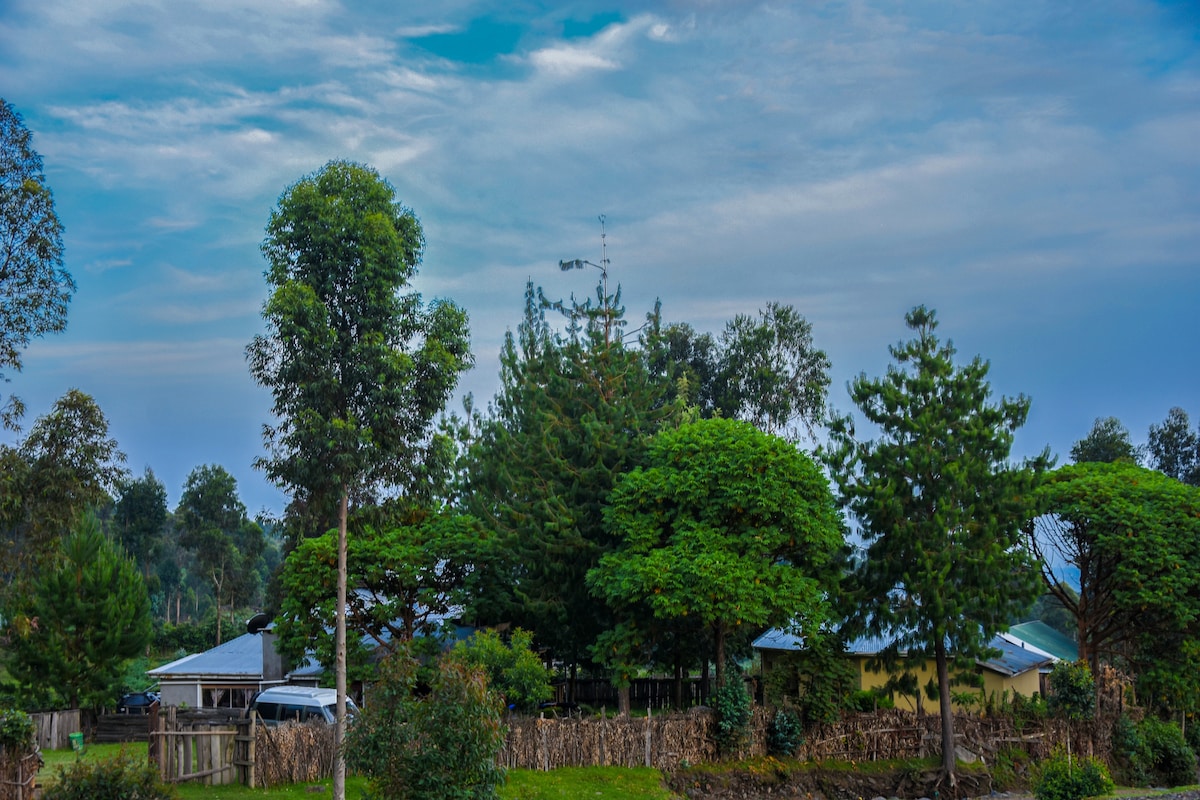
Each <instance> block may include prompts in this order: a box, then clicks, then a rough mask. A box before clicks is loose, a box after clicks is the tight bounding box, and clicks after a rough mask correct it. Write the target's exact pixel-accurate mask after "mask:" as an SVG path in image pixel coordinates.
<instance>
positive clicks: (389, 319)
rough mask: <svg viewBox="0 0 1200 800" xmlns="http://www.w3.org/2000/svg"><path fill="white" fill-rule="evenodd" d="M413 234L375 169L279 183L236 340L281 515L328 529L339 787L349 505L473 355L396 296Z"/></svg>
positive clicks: (433, 317)
mask: <svg viewBox="0 0 1200 800" xmlns="http://www.w3.org/2000/svg"><path fill="white" fill-rule="evenodd" d="M423 245H424V238H423V235H422V232H421V225H420V223H419V222H418V221H417V218H416V217H415V216H414V215H413V213H412V212H411V211H409V210H408V209H406V208H404V207H403V206H402V205H401V204H400V203H399V202H397V200H396V192H395V190H394V189H393V188H392V186H391V185H390V184H389V183H388V182H387V181H385V180H384V179H383V178H381V177H380V176H379V174H378V173H377V172H376V171H375V170H373V169H371V168H369V167H366V166H363V165H361V164H354V163H350V162H346V161H332V162H330V163H329V164H326V165H325V166H324V167H323V168H322V169H320V170H318V171H317V172H315V173H313V174H311V175H308V176H306V177H304V178H302V179H301V180H300V181H298V182H297V183H295V184H293V185H292V186H290V187H288V188H287V189H286V190H285V191H284V193H283V195H282V196H281V197H280V199H279V204H278V207H277V208H276V209H275V210H274V211H273V212H272V213H271V217H270V220H269V222H268V223H267V229H266V238H265V240H264V242H263V247H262V249H263V254H264V255H265V256H266V259H267V264H268V266H267V271H266V278H267V283H268V285H269V286H270V289H271V295H270V297H269V298H268V299H267V301H266V303H265V304H264V306H263V318H264V320H265V321H266V325H267V332H266V333H264V334H262V335H259V336H256V337H255V338H254V339H253V341H251V343H250V345H249V346H248V348H247V357H248V360H249V364H250V371H251V374H252V375H253V376H254V378H255V380H256V381H257V382H258V383H259V384H261V385H263V386H266V387H267V388H269V389H270V390H271V392H272V395H273V397H274V403H273V405H272V413H273V415H274V422H272V423H271V424H269V425H267V426H265V427H264V438H265V441H266V447H267V451H268V452H267V455H266V456H265V457H263V458H262V459H260V460H259V466H261V467H262V468H263V469H264V470H265V472H266V474H267V476H268V477H269V478H271V480H273V481H274V482H275V483H276V484H277V485H279V486H280V487H281V488H284V489H285V490H287V491H290V492H292V505H291V508H290V512H291V513H292V514H293V515H302V516H303V517H304V518H305V519H308V520H310V521H311V523H312V524H313V525H314V526H315V527H312V528H310V529H309V530H308V533H309V534H316V533H320V532H323V531H325V530H327V529H328V528H329V527H330V525H329V522H331V521H332V520H334V519H336V521H337V527H338V538H339V547H338V575H339V580H338V587H337V606H336V608H337V609H339V613H337V615H336V617H337V624H336V626H335V627H336V632H335V638H336V640H337V646H336V649H337V651H338V655H337V664H336V673H337V678H336V688H337V693H338V715H337V717H338V719H337V725H336V738H337V741H338V743H339V756H338V758H337V760H336V766H335V769H334V797H335V799H336V800H343V798H344V797H345V759H344V757H343V756H342V755H341V754H340V753H341V747H340V745H341V742H342V741H343V739H344V736H345V694H346V686H345V675H346V663H345V653H346V648H345V634H346V630H345V621H346V619H345V613H344V608H345V598H346V584H345V576H346V546H345V542H346V536H347V530H346V525H347V517H348V513H349V507H350V504H351V502H352V501H355V502H356V503H357V502H361V501H363V500H365V499H370V498H371V496H372V495H373V494H375V493H378V492H380V491H382V490H384V489H393V488H396V487H400V488H403V487H404V485H405V484H406V483H408V482H411V480H412V478H413V475H412V472H413V470H412V465H413V464H416V463H419V462H420V455H421V447H422V443H424V442H425V441H426V440H427V438H428V434H429V427H430V423H431V421H432V419H433V418H434V417H435V416H436V415H437V413H438V412H440V411H441V410H442V409H443V408H444V407H445V404H446V401H447V400H448V399H449V397H450V394H451V393H452V392H453V391H454V388H455V386H456V385H457V383H458V378H459V375H460V374H461V373H462V371H463V370H465V369H466V368H467V367H468V366H469V365H470V363H471V355H470V348H469V343H468V328H467V315H466V313H465V312H464V311H463V310H462V309H460V308H459V307H457V306H456V305H454V304H453V303H450V302H448V301H435V302H433V303H431V304H429V305H428V306H427V307H426V306H423V305H422V302H421V298H420V296H419V295H418V294H416V293H415V292H407V293H405V290H406V288H407V287H408V286H409V282H410V281H411V280H412V278H413V276H414V275H415V274H416V269H417V264H418V262H419V260H420V255H421V249H422V247H423Z"/></svg>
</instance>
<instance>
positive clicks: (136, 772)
mask: <svg viewBox="0 0 1200 800" xmlns="http://www.w3.org/2000/svg"><path fill="white" fill-rule="evenodd" d="M178 796H179V795H178V794H177V793H176V792H175V789H174V787H172V786H168V785H166V784H162V783H159V780H158V772H157V770H155V769H154V768H153V767H151V766H150V764H149V763H148V762H146V761H145V760H142V759H138V758H135V757H134V756H132V755H130V754H127V753H124V752H122V753H121V754H120V755H118V756H115V757H113V758H107V759H102V760H100V761H84V760H79V761H76V762H74V763H72V764H69V765H68V766H66V767H64V768H63V769H61V770H59V773H58V780H57V781H56V782H55V783H53V784H51V785H50V786H48V787H47V788H46V789H45V790H44V791H43V792H42V794H41V798H42V800H175V798H177V797H178Z"/></svg>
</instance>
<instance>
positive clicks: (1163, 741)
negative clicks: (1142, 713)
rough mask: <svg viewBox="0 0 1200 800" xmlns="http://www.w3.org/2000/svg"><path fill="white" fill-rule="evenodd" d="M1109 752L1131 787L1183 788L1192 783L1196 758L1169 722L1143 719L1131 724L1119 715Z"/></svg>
mask: <svg viewBox="0 0 1200 800" xmlns="http://www.w3.org/2000/svg"><path fill="white" fill-rule="evenodd" d="M1113 751H1114V755H1115V756H1116V757H1117V760H1118V763H1119V764H1120V765H1121V768H1122V771H1123V777H1124V778H1125V780H1126V781H1128V782H1129V783H1131V784H1133V785H1135V786H1151V785H1154V786H1187V785H1190V784H1192V783H1194V782H1195V780H1196V755H1195V753H1194V752H1193V751H1192V749H1191V748H1190V747H1188V746H1187V743H1186V742H1185V741H1184V738H1183V733H1182V732H1181V731H1180V730H1179V726H1178V725H1176V724H1175V723H1173V722H1163V721H1162V720H1160V719H1157V718H1155V717H1147V718H1146V719H1144V720H1142V721H1141V722H1139V723H1137V724H1136V725H1135V724H1134V723H1133V722H1132V721H1131V720H1130V719H1129V718H1128V717H1124V716H1122V717H1121V718H1120V719H1118V720H1117V723H1116V726H1115V728H1114V730H1113Z"/></svg>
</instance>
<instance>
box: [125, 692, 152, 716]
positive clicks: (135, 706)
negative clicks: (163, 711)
mask: <svg viewBox="0 0 1200 800" xmlns="http://www.w3.org/2000/svg"><path fill="white" fill-rule="evenodd" d="M156 703H158V692H129V693H127V694H123V695H121V699H120V700H118V701H117V713H118V714H149V713H150V706H153V705H155V704H156Z"/></svg>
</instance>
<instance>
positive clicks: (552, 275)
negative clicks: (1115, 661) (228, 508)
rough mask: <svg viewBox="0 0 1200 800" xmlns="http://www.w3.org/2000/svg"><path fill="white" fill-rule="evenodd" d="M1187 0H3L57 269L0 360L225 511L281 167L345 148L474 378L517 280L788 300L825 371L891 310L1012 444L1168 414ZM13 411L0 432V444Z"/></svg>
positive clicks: (482, 373)
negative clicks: (56, 314) (392, 205)
mask: <svg viewBox="0 0 1200 800" xmlns="http://www.w3.org/2000/svg"><path fill="white" fill-rule="evenodd" d="M1198 45H1200V12H1198V11H1197V10H1196V6H1195V5H1194V4H1193V3H1190V2H1141V1H1139V0H1113V1H1111V2H1109V1H1106V0H1088V1H1086V2H1084V1H1081V2H1068V1H1067V0H1047V1H1046V2H1036V1H1035V0H1029V1H1026V0H1016V1H1015V2H1014V0H1003V1H997V2H991V1H990V0H971V1H970V2H967V1H966V0H962V1H957V0H942V1H939V2H905V3H899V2H874V1H873V0H861V1H859V2H792V3H784V2H776V3H759V2H735V1H734V0H728V1H727V2H716V1H715V0H713V1H711V2H708V1H702V0H694V1H691V2H689V0H674V1H670V0H668V1H666V2H657V3H656V2H644V3H619V2H618V3H593V2H567V3H537V2H520V1H518V2H470V1H469V0H447V2H438V3H396V2H349V1H348V0H347V2H336V1H335V0H291V1H290V2H285V1H282V0H281V1H280V2H273V3H262V2H254V1H252V0H209V1H208V2H205V3H202V4H191V3H179V2H168V1H167V0H147V2H141V3H136V4H134V3H126V2H118V1H117V0H7V2H5V3H4V4H3V5H2V6H0V96H3V97H5V98H6V99H7V100H8V101H9V102H11V103H12V104H13V105H14V106H15V107H16V108H17V110H18V111H19V112H20V113H21V114H22V115H23V116H24V118H25V122H26V125H27V126H28V127H29V128H30V129H31V130H32V131H33V133H34V137H35V138H34V146H35V147H36V148H37V149H38V151H39V152H40V153H41V154H42V156H43V157H44V159H45V168H46V175H47V179H48V181H49V184H50V186H51V187H52V189H53V190H54V193H55V198H56V202H57V207H58V211H59V214H60V216H61V218H62V220H63V223H64V224H65V226H66V234H65V244H66V263H67V266H68V268H69V269H70V271H71V272H72V274H73V275H74V276H75V278H76V280H77V281H78V284H79V288H78V292H77V294H76V296H75V299H74V300H73V302H72V304H71V308H70V319H69V324H68V328H67V331H66V332H65V333H64V334H61V335H58V336H54V337H51V338H48V339H45V340H42V341H39V342H37V343H36V344H35V345H34V346H32V347H31V348H29V350H28V351H27V352H26V353H25V369H24V371H23V372H22V373H20V374H17V375H14V376H12V377H13V381H12V383H11V384H9V385H8V386H6V387H4V391H8V390H11V391H13V392H15V393H16V394H18V395H20V396H21V397H23V398H24V399H25V401H26V403H27V404H28V406H29V414H28V417H27V419H26V424H27V425H28V424H31V423H32V421H33V419H34V418H35V417H36V416H38V415H40V414H43V413H45V412H46V411H48V410H49V408H50V407H51V405H52V404H53V402H54V400H55V399H56V398H58V397H60V396H62V395H63V394H64V393H65V392H66V391H67V390H68V389H70V388H72V387H75V388H79V389H81V390H83V391H85V392H87V393H89V394H91V395H92V396H93V397H95V398H96V400H97V402H98V403H99V405H100V407H101V408H102V409H103V411H104V412H105V414H106V415H107V416H108V418H109V422H110V426H111V431H112V433H113V435H114V436H115V437H116V438H117V440H118V441H119V443H120V445H121V448H122V449H123V450H124V451H125V452H126V453H127V454H128V456H129V464H128V466H129V467H130V468H131V469H132V470H133V471H134V472H136V473H138V474H140V473H141V472H142V470H144V469H145V468H146V467H151V468H152V469H153V470H154V471H155V473H156V474H157V475H158V476H159V477H160V478H161V479H162V480H163V481H164V483H165V484H166V486H167V490H168V493H169V497H170V502H171V503H172V504H174V503H175V502H177V500H178V497H179V492H180V489H181V487H182V484H183V481H184V479H185V478H186V476H187V474H188V473H189V472H190V471H191V469H192V468H194V467H195V466H198V465H200V464H208V463H215V464H220V465H222V466H224V467H225V468H226V469H228V470H229V471H230V472H231V473H232V474H233V475H234V476H235V477H236V478H237V479H238V481H239V487H240V489H241V493H242V496H243V499H244V500H245V501H246V504H247V506H248V507H249V509H250V510H251V512H256V511H258V510H259V509H262V508H266V509H269V510H272V511H278V510H280V509H281V508H282V506H283V503H284V500H283V497H282V495H281V494H280V493H279V492H278V491H277V490H275V489H274V488H273V487H271V486H270V485H269V484H267V483H266V482H265V481H264V479H263V478H262V476H261V475H260V474H258V473H256V472H255V471H254V470H253V469H252V468H251V461H252V459H253V458H254V457H255V456H257V455H259V454H260V453H261V452H262V440H261V436H260V430H261V426H262V424H263V423H264V422H265V421H266V420H267V415H268V413H269V405H270V398H269V396H268V395H267V393H266V392H265V391H264V390H262V389H260V388H258V387H256V386H255V385H254V383H253V381H252V380H251V379H250V376H249V373H248V371H247V369H246V363H245V358H244V354H243V351H244V348H245V345H246V343H247V342H248V341H249V340H250V338H251V336H253V335H254V334H255V333H256V332H258V331H259V330H260V329H261V319H260V317H259V310H260V308H261V304H262V301H263V300H264V299H265V296H266V285H265V282H264V280H263V277H262V273H263V269H264V262H263V259H262V257H261V255H260V253H259V250H258V246H259V243H260V242H261V240H262V236H263V228H264V226H265V224H266V221H267V217H268V214H269V213H270V210H271V208H272V207H273V205H274V203H275V201H276V199H277V198H278V197H279V195H280V193H281V192H282V191H283V189H284V188H285V187H286V186H287V185H289V184H290V183H293V182H294V181H296V180H297V179H299V178H300V177H302V176H303V175H305V174H307V173H309V172H311V171H313V170H315V169H317V168H319V167H320V166H321V165H322V164H324V163H325V162H326V161H328V160H330V159H334V158H349V159H354V160H358V161H363V162H366V163H369V164H371V165H373V166H375V167H376V168H377V169H378V170H379V171H380V172H381V173H382V174H383V175H384V176H385V177H387V178H388V179H389V180H390V181H391V182H392V183H393V184H394V185H395V186H396V188H397V190H398V194H399V196H400V197H401V199H402V200H403V202H404V203H405V204H406V205H408V206H410V207H411V208H412V209H413V210H414V211H415V212H416V213H417V215H418V216H419V217H420V219H421V221H422V223H423V225H424V228H425V233H426V237H427V240H428V246H427V248H426V252H425V259H424V264H423V266H422V270H421V274H420V277H419V278H418V281H417V288H418V289H419V290H420V291H421V292H422V293H423V294H424V295H425V296H426V298H432V297H449V298H452V299H453V300H455V301H456V302H458V303H459V304H460V305H463V306H464V307H465V308H466V309H467V310H468V312H469V313H470V315H471V323H472V337H473V348H474V351H475V353H476V358H477V366H476V368H475V369H474V371H473V372H472V373H471V374H469V375H468V376H467V377H466V378H465V379H464V383H463V386H464V388H465V389H466V390H469V391H472V392H473V393H474V394H475V395H476V397H477V400H478V401H479V402H480V403H481V404H482V403H483V402H484V401H486V399H488V398H490V397H491V396H492V394H493V393H494V391H495V389H496V387H497V385H498V379H497V373H498V363H497V359H496V354H497V351H498V349H499V347H500V344H501V341H502V338H503V334H504V331H505V330H506V329H508V328H511V327H514V326H515V325H516V324H517V322H518V320H519V315H520V310H521V298H522V292H523V289H524V285H525V281H526V279H530V278H531V279H532V280H533V281H534V282H535V283H538V284H541V285H543V286H544V287H545V288H546V290H547V291H548V292H549V293H550V294H552V295H555V296H558V295H566V294H569V293H571V292H576V293H578V294H581V295H582V294H587V293H588V292H590V291H591V290H592V288H593V286H594V283H593V282H594V279H595V277H596V276H595V275H594V274H587V273H582V272H571V273H565V274H564V273H561V272H560V271H559V270H558V268H557V263H558V261H559V259H563V258H576V257H579V258H587V259H589V260H592V261H599V259H600V226H599V223H598V221H597V216H598V215H599V214H604V215H606V217H607V234H608V236H607V241H608V245H609V248H608V255H609V257H610V259H611V262H612V269H611V276H612V278H613V280H615V281H619V282H620V284H621V285H622V288H623V291H624V298H625V301H626V306H627V309H628V315H629V317H630V318H631V319H635V320H639V319H640V318H641V317H642V315H643V314H644V313H645V311H646V310H648V309H649V308H650V307H651V306H652V305H653V303H654V300H655V299H656V298H661V300H662V302H663V312H664V316H665V318H666V319H667V320H669V321H686V322H689V323H691V324H692V325H693V326H694V327H696V328H697V329H699V330H707V331H712V332H718V331H719V330H720V329H721V328H722V327H723V325H724V323H725V321H726V320H728V319H730V318H731V317H733V316H734V315H735V314H738V313H749V314H753V313H755V312H756V311H757V309H759V308H760V307H762V306H763V305H764V304H766V303H767V302H769V301H779V302H782V303H791V304H793V305H794V306H796V308H797V309H799V310H800V311H801V313H803V314H804V315H805V316H806V317H807V318H808V319H809V320H810V321H811V322H812V323H813V326H814V336H815V338H816V341H817V344H818V345H819V346H820V347H822V348H824V349H825V350H826V351H827V352H828V353H829V355H830V357H831V359H832V361H833V373H834V374H833V391H832V400H833V402H834V403H835V404H836V405H838V406H840V407H842V408H846V407H848V405H849V403H848V399H847V394H846V390H845V385H846V382H847V381H848V380H849V379H850V378H852V377H853V376H854V375H856V374H858V373H859V372H864V371H865V372H866V373H868V374H870V375H876V374H880V373H881V372H882V371H883V370H884V369H885V368H886V366H887V363H888V355H887V346H888V345H889V344H892V343H895V342H896V341H898V340H900V339H901V338H904V336H905V329H904V327H903V315H904V313H905V312H906V311H907V310H908V309H909V308H911V307H912V306H914V305H916V304H919V303H924V304H926V305H928V306H931V307H933V308H935V309H937V311H938V315H939V317H940V319H941V322H942V327H941V332H942V334H943V335H945V336H947V337H949V338H951V339H953V341H954V343H955V344H956V346H957V347H958V349H959V352H960V355H961V356H962V357H963V358H964V359H966V358H969V357H971V356H973V355H975V354H979V355H982V356H983V357H984V358H986V359H988V360H990V361H991V364H992V377H993V386H994V389H995V390H996V392H997V393H998V394H1006V395H1015V394H1018V393H1024V394H1026V395H1029V396H1030V397H1031V398H1032V401H1033V406H1032V411H1031V414H1030V419H1029V422H1028V424H1027V425H1026V426H1025V428H1023V429H1022V430H1021V431H1020V433H1019V435H1018V439H1017V444H1016V451H1017V452H1018V454H1033V453H1035V452H1038V451H1040V450H1041V449H1042V448H1043V447H1045V446H1047V445H1049V446H1050V447H1051V449H1052V450H1053V451H1054V452H1056V453H1058V454H1059V456H1060V460H1065V458H1066V454H1067V451H1068V450H1069V449H1070V446H1071V443H1072V442H1074V441H1075V440H1077V439H1079V438H1081V437H1082V436H1084V435H1085V434H1086V433H1087V431H1088V430H1089V429H1090V427H1091V423H1092V420H1093V419H1094V418H1096V417H1097V416H1108V415H1115V416H1117V417H1119V418H1120V419H1121V420H1122V421H1123V422H1124V423H1125V424H1126V425H1127V426H1128V427H1129V429H1130V430H1131V432H1132V434H1133V438H1134V440H1135V441H1137V442H1140V441H1144V440H1145V437H1146V430H1147V428H1148V426H1149V425H1150V424H1151V423H1154V422H1159V421H1161V420H1162V419H1163V418H1164V417H1165V416H1166V414H1167V411H1168V409H1169V408H1171V407H1172V406H1182V407H1184V408H1185V409H1187V410H1188V411H1189V413H1191V415H1192V416H1193V419H1195V418H1196V417H1197V416H1200V370H1198V369H1197V366H1198V365H1200V358H1198V357H1197V355H1196V351H1197V344H1198V339H1200V337H1198V336H1197V328H1198V325H1197V317H1198V315H1200V302H1198V301H1200V264H1198V263H1197V260H1198V255H1197V254H1198V253H1200V144H1198V143H1200V46H1198ZM9 438H10V439H11V437H9Z"/></svg>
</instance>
